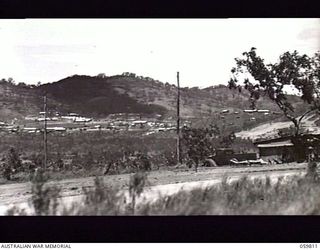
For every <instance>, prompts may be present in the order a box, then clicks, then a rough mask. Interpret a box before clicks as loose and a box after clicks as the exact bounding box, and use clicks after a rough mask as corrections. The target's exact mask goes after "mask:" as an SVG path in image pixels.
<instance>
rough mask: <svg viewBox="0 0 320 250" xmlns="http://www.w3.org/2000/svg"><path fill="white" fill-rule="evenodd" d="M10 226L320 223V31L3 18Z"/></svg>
mask: <svg viewBox="0 0 320 250" xmlns="http://www.w3.org/2000/svg"><path fill="white" fill-rule="evenodd" d="M0 37H1V39H0V55H1V59H2V60H1V67H0V79H1V80H0V215H3V216H13V215H14V216H30V215H37V216H48V215H50V216H52V215H53V216H97V215H98V216H105V215H107V216H181V215H187V216H188V215H319V214H320V81H319V78H320V19H319V18H224V19H106V18H102V19H90V18H88V19H84V18H83V19H81V18H80V19H73V18H70V19H59V18H57V19H49V18H44V19H1V20H0Z"/></svg>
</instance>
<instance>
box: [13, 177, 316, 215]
mask: <svg viewBox="0 0 320 250" xmlns="http://www.w3.org/2000/svg"><path fill="white" fill-rule="evenodd" d="M39 183H40V184H39ZM146 183H147V175H146V173H144V172H139V173H136V174H134V175H132V176H131V180H130V183H129V192H127V195H125V194H124V193H123V192H122V191H124V190H119V189H118V188H115V187H110V186H108V185H106V183H104V182H103V180H102V179H101V178H98V177H97V178H96V180H95V186H94V188H93V189H86V190H84V194H85V195H84V199H83V201H82V203H81V204H80V205H79V204H73V205H72V206H71V207H68V208H64V209H62V210H61V209H60V210H61V211H62V212H61V211H60V213H59V214H63V215H287V214H301V215H318V214H320V183H319V181H318V178H317V174H316V172H310V173H308V174H307V175H306V176H303V177H301V176H292V177H289V178H288V177H287V178H286V179H284V178H279V179H278V180H277V181H276V182H275V183H272V182H271V180H270V178H269V177H265V178H259V179H253V180H252V179H250V178H249V177H247V176H245V177H242V178H241V179H239V180H236V181H233V182H229V181H228V180H227V178H224V179H223V180H222V182H221V184H219V185H216V186H212V187H208V188H205V189H201V188H198V189H194V190H192V191H188V192H186V191H180V192H178V193H177V194H175V195H173V196H165V197H160V198H159V199H158V200H157V201H156V202H154V203H139V202H137V198H138V197H139V196H140V195H141V194H143V192H144V187H145V185H146ZM58 192H59V190H58V189H57V188H55V187H53V188H52V187H51V188H50V187H47V186H46V185H45V178H43V177H41V178H40V177H38V179H35V181H34V184H33V189H32V193H33V196H32V206H33V208H34V210H35V215H57V214H58V213H57V211H58V209H57V207H58V206H59V204H57V202H58V201H57V195H58ZM60 205H61V204H60ZM21 214H24V213H23V211H19V210H18V209H16V208H13V209H11V210H10V211H9V212H8V215H21Z"/></svg>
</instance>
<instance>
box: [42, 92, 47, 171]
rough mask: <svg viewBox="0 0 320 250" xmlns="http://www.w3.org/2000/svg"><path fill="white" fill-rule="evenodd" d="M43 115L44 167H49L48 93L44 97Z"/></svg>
mask: <svg viewBox="0 0 320 250" xmlns="http://www.w3.org/2000/svg"><path fill="white" fill-rule="evenodd" d="M43 114H44V115H43V116H44V126H43V127H44V128H43V147H44V169H47V94H45V95H44V97H43Z"/></svg>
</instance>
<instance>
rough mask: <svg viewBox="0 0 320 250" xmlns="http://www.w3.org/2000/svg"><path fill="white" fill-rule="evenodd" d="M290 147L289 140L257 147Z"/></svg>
mask: <svg viewBox="0 0 320 250" xmlns="http://www.w3.org/2000/svg"><path fill="white" fill-rule="evenodd" d="M292 146H293V143H292V142H291V140H287V141H279V142H271V143H266V144H258V145H257V147H258V148H274V147H292Z"/></svg>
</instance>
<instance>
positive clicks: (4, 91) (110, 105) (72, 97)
mask: <svg viewBox="0 0 320 250" xmlns="http://www.w3.org/2000/svg"><path fill="white" fill-rule="evenodd" d="M181 85H182V88H181V115H182V116H184V117H198V118H199V117H201V118H202V119H203V118H205V117H207V118H209V120H210V118H211V120H212V118H213V119H214V120H215V121H217V120H221V122H223V123H224V125H226V126H228V125H229V124H231V123H232V124H235V123H236V124H237V126H238V127H243V126H253V125H256V124H259V123H263V122H265V121H268V120H270V119H272V120H274V119H275V118H277V117H281V115H280V116H279V115H278V116H277V115H276V116H275V115H272V112H271V115H270V116H263V115H262V116H259V117H257V118H256V119H255V120H254V121H251V122H250V124H251V125H250V124H248V120H249V118H250V116H248V115H247V114H244V113H243V110H244V109H248V108H249V101H248V97H249V94H248V93H247V92H245V91H242V92H239V91H236V90H230V89H228V88H227V87H226V86H225V85H217V86H211V87H208V88H204V89H200V88H198V87H193V88H188V87H183V83H181ZM44 93H47V96H48V109H49V110H51V111H59V112H61V113H66V112H76V113H79V114H80V115H85V116H89V117H93V118H103V117H106V116H107V115H109V114H111V113H126V112H128V113H141V114H152V113H157V114H162V115H164V117H166V116H175V115H176V111H175V110H176V96H177V88H176V86H175V85H172V84H169V83H162V82H160V81H157V80H154V79H152V78H150V77H141V76H136V75H135V74H132V73H128V74H123V75H116V76H110V77H107V76H105V75H102V76H101V75H98V76H95V77H91V76H80V75H74V76H70V77H67V78H65V79H62V80H60V81H57V82H52V83H47V84H42V85H39V86H32V87H31V86H28V85H23V86H19V85H18V86H17V85H14V84H9V83H6V82H0V94H1V95H0V120H2V121H3V120H4V121H9V120H12V119H13V118H17V119H20V118H23V117H24V116H27V115H36V114H37V113H38V112H39V111H41V110H42V108H43V104H42V96H43V94H44ZM290 98H293V99H294V102H295V104H296V105H295V106H296V107H297V108H298V109H303V105H301V101H300V99H299V98H298V97H296V96H290ZM257 108H258V109H269V110H271V111H278V109H277V107H276V106H275V104H274V103H272V102H270V101H269V100H268V99H267V98H263V97H262V101H261V102H260V103H259V106H258V107H257ZM224 109H228V110H229V115H226V117H220V112H221V111H222V110H224ZM234 112H236V114H238V112H239V114H238V115H234ZM231 114H233V115H231ZM222 120H223V121H222Z"/></svg>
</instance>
